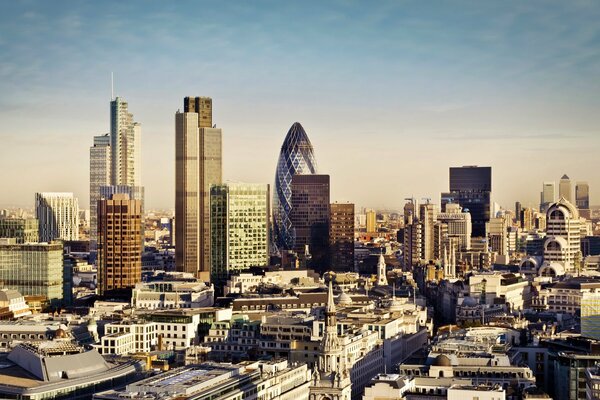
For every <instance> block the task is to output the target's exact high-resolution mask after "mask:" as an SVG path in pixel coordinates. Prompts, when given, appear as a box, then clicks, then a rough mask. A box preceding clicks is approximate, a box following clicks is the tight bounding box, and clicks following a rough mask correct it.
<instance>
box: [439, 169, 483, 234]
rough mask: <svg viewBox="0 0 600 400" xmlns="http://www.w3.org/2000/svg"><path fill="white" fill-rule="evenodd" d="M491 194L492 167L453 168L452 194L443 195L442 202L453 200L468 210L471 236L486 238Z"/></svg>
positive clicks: (451, 177) (451, 170)
mask: <svg viewBox="0 0 600 400" xmlns="http://www.w3.org/2000/svg"><path fill="white" fill-rule="evenodd" d="M491 192H492V168H491V167H477V166H467V167H451V168H450V193H449V194H443V195H442V202H444V201H448V200H449V199H453V201H452V202H456V203H458V204H460V206H461V207H462V208H463V210H464V211H467V210H468V211H469V213H470V214H471V223H472V224H473V229H472V230H471V235H472V236H475V237H484V236H485V224H486V223H487V222H489V221H490V214H491V204H490V203H491V201H490V197H491ZM444 196H445V197H446V198H445V199H444Z"/></svg>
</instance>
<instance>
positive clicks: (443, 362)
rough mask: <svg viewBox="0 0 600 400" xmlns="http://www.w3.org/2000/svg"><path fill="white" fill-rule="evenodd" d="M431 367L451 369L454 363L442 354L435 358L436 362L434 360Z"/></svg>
mask: <svg viewBox="0 0 600 400" xmlns="http://www.w3.org/2000/svg"><path fill="white" fill-rule="evenodd" d="M431 365H433V366H436V367H451V366H452V361H450V359H449V358H448V356H445V355H443V354H440V355H438V356H437V357H436V358H435V360H433V364H431Z"/></svg>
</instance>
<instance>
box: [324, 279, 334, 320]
mask: <svg viewBox="0 0 600 400" xmlns="http://www.w3.org/2000/svg"><path fill="white" fill-rule="evenodd" d="M332 281H333V279H332V278H331V275H330V276H329V289H328V291H327V309H326V311H327V313H334V315H335V311H336V310H335V302H334V301H333V286H332V283H331V282H332Z"/></svg>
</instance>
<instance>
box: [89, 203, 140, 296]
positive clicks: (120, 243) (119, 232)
mask: <svg viewBox="0 0 600 400" xmlns="http://www.w3.org/2000/svg"><path fill="white" fill-rule="evenodd" d="M141 227H142V202H141V201H140V200H132V199H130V198H129V196H128V195H127V194H114V195H113V196H112V197H111V198H110V199H102V200H100V201H99V202H98V278H99V279H98V281H99V282H98V283H99V287H100V294H105V293H106V292H109V291H111V290H115V289H123V288H132V287H134V286H135V284H136V283H138V282H140V281H141V280H142V228H141Z"/></svg>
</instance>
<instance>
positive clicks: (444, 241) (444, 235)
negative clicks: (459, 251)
mask: <svg viewBox="0 0 600 400" xmlns="http://www.w3.org/2000/svg"><path fill="white" fill-rule="evenodd" d="M449 248H450V240H449V238H448V224H446V223H444V222H440V221H437V222H436V223H435V225H434V226H433V258H434V259H435V260H441V259H442V258H443V255H444V249H446V251H448V249H449Z"/></svg>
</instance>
